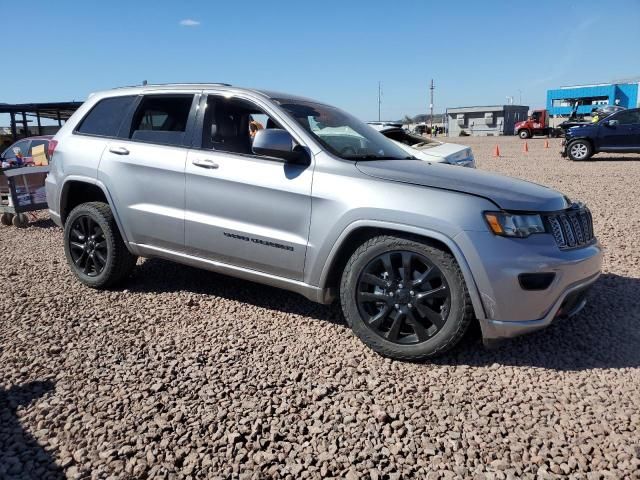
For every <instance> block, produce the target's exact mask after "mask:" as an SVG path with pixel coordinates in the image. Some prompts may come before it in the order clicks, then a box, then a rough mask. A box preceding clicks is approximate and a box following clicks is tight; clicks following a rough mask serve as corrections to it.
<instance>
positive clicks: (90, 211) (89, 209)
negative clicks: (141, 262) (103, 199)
mask: <svg viewBox="0 0 640 480" xmlns="http://www.w3.org/2000/svg"><path fill="white" fill-rule="evenodd" d="M81 216H88V217H91V219H92V220H93V221H94V222H96V223H97V224H98V225H99V226H100V228H101V229H102V231H103V233H104V238H105V241H106V242H107V262H106V264H105V267H104V269H103V270H102V272H101V273H100V274H99V275H97V276H95V277H90V276H89V275H86V274H84V273H83V272H82V271H80V270H79V269H78V268H77V267H76V265H75V263H74V261H73V258H72V257H71V250H70V247H69V234H70V232H71V226H72V225H73V223H74V222H75V221H76V220H77V219H78V217H81ZM115 248H116V246H115V239H114V235H113V232H112V229H111V225H110V224H109V220H108V219H107V218H105V217H104V215H102V214H101V212H100V211H99V210H98V209H96V208H95V207H93V206H91V205H87V204H82V205H79V206H77V207H76V208H74V209H73V210H72V211H71V213H70V214H69V217H68V218H67V220H66V222H65V225H64V254H65V257H66V258H67V263H68V264H69V268H71V271H72V272H73V274H74V275H75V276H76V277H77V278H78V280H80V281H81V282H82V283H84V284H85V285H88V286H90V287H101V286H103V285H105V284H106V283H107V282H108V281H109V279H110V277H111V273H112V271H113V268H114V250H115Z"/></svg>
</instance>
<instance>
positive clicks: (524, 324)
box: [481, 273, 600, 342]
mask: <svg viewBox="0 0 640 480" xmlns="http://www.w3.org/2000/svg"><path fill="white" fill-rule="evenodd" d="M598 277H600V273H597V274H596V275H594V276H593V277H591V278H588V279H586V280H583V281H581V282H578V283H576V284H574V285H572V286H570V287H569V288H567V289H566V290H565V291H564V293H563V294H562V295H561V296H560V298H558V299H557V300H556V302H555V303H554V304H553V306H552V307H551V309H550V310H549V313H547V315H545V316H544V317H543V318H540V319H538V320H525V321H506V320H490V319H485V320H483V321H482V322H481V328H482V337H483V339H484V341H485V342H486V341H492V340H498V339H502V338H511V337H516V336H519V335H524V334H526V333H531V332H534V331H536V330H540V329H542V328H545V327H548V326H549V325H551V323H553V322H554V321H555V320H557V319H560V318H569V317H572V316H574V315H576V314H577V313H578V312H580V310H582V309H583V308H584V307H585V305H586V304H587V299H586V296H587V292H588V291H589V289H590V288H591V286H592V285H593V284H594V282H595V281H596V280H597V279H598Z"/></svg>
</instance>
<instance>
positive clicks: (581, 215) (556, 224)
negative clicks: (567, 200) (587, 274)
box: [546, 205, 594, 250]
mask: <svg viewBox="0 0 640 480" xmlns="http://www.w3.org/2000/svg"><path fill="white" fill-rule="evenodd" d="M546 218H547V223H548V225H549V231H550V232H551V233H552V234H553V237H554V238H555V239H556V243H557V244H558V247H560V249H561V250H565V249H568V248H579V247H584V246H585V245H590V244H591V243H593V241H594V235H593V221H592V218H591V212H590V211H589V209H588V208H586V207H584V206H581V205H577V206H574V207H573V208H570V209H568V210H564V211H562V212H559V213H552V214H549V215H547V216H546Z"/></svg>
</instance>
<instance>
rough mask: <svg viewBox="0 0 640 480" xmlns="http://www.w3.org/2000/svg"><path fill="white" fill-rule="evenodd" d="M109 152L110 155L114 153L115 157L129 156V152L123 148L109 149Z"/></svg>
mask: <svg viewBox="0 0 640 480" xmlns="http://www.w3.org/2000/svg"><path fill="white" fill-rule="evenodd" d="M109 151H110V152H111V153H115V154H116V155H129V150H127V149H126V148H124V147H111V148H110V149H109Z"/></svg>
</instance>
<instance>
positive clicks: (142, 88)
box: [91, 82, 322, 103]
mask: <svg viewBox="0 0 640 480" xmlns="http://www.w3.org/2000/svg"><path fill="white" fill-rule="evenodd" d="M207 89H221V90H228V91H229V92H238V93H240V92H250V93H254V94H255V93H257V94H259V95H262V96H265V97H267V98H271V99H281V100H293V101H299V102H313V103H322V102H320V101H318V100H314V99H312V98H307V97H302V96H299V95H293V94H290V93H283V92H274V91H272V90H261V89H256V88H244V87H236V86H233V85H230V84H228V83H215V82H211V83H158V84H147V85H135V86H128V87H117V88H112V89H109V90H102V91H99V92H95V93H93V94H91V96H93V95H100V96H109V94H110V93H112V92H118V93H121V94H123V95H126V94H137V93H145V92H153V91H155V90H207Z"/></svg>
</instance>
